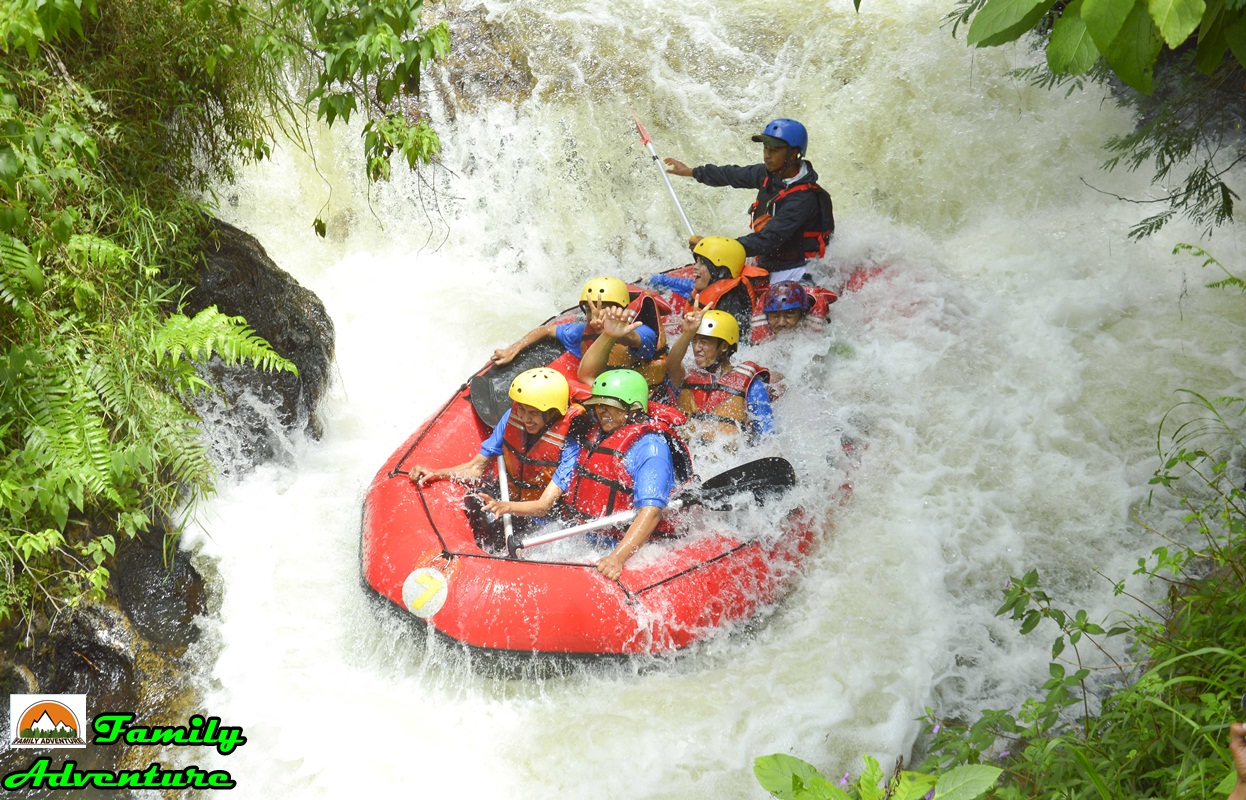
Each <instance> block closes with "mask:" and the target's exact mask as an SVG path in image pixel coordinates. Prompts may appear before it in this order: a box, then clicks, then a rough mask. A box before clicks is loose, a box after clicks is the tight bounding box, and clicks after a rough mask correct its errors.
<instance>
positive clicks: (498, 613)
mask: <svg viewBox="0 0 1246 800" xmlns="http://www.w3.org/2000/svg"><path fill="white" fill-rule="evenodd" d="M574 365H575V362H574V360H573V359H572V360H569V358H564V359H560V360H557V361H555V362H554V363H553V364H552V365H551V366H554V367H555V368H561V369H562V370H563V371H564V373H565V372H571V377H574V369H575V366H574ZM515 366H516V367H518V366H522V365H515ZM527 366H532V364H528V365H527ZM516 371H517V370H516ZM489 372H490V370H489V368H486V369H485V370H482V371H481V374H486V373H489ZM508 383H509V378H506V381H505V383H502V382H500V381H499V382H495V385H500V386H502V387H503V391H504V387H505V385H506V384H508ZM473 385H476V386H477V387H479V386H480V384H479V383H478V382H476V381H474V382H473ZM503 396H504V395H503ZM490 431H491V427H490V426H489V425H487V424H486V423H485V422H484V421H483V420H482V419H481V418H480V416H479V415H478V414H477V412H476V410H475V409H474V407H473V403H472V397H471V396H470V390H469V388H468V385H464V386H463V387H461V388H460V389H459V391H458V392H456V393H455V395H454V396H453V397H452V398H450V401H449V402H448V403H446V405H445V406H444V407H443V408H442V409H441V410H440V411H438V412H437V413H436V414H434V415H433V417H432V418H431V419H429V420H428V421H427V422H425V423H424V424H423V425H422V426H421V427H420V429H419V430H417V431H416V432H415V433H414V434H413V435H412V436H411V438H410V439H408V440H407V441H406V442H405V443H404V444H403V445H402V447H400V448H398V450H397V451H396V452H395V453H394V454H393V455H392V456H391V457H390V458H389V460H388V461H387V462H386V463H385V465H384V466H383V467H382V468H381V470H380V472H378V473H377V475H376V478H375V479H374V480H373V482H372V485H371V487H370V488H369V490H368V494H367V497H366V499H365V501H364V513H363V534H362V535H363V547H362V558H363V575H364V578H365V580H366V581H367V583H368V584H369V585H370V586H371V587H372V588H373V589H375V590H376V591H377V592H379V593H380V594H381V595H383V596H384V597H386V598H388V599H389V600H391V601H393V602H394V603H396V604H397V605H398V606H400V607H401V608H404V609H406V610H407V611H409V612H410V613H411V614H414V615H415V616H416V617H419V618H420V619H422V620H424V621H425V622H426V623H427V624H428V625H429V626H430V627H431V628H432V629H433V630H435V631H437V632H439V633H441V634H444V635H445V636H447V637H449V638H450V639H452V640H454V641H456V642H460V643H462V644H464V645H467V646H469V647H471V648H481V649H484V650H489V651H501V652H511V653H527V654H532V653H551V654H562V655H602V654H623V655H626V654H638V653H662V652H668V651H672V650H677V649H679V648H682V647H685V646H687V645H689V644H691V643H693V642H696V641H697V640H699V639H703V638H706V637H707V636H709V635H711V634H712V633H714V632H715V631H718V630H720V629H722V628H724V627H728V626H731V625H733V624H736V623H741V622H744V621H746V620H748V619H750V618H752V617H753V616H754V615H756V614H757V613H758V612H759V611H760V610H762V609H763V608H765V607H766V606H768V605H770V604H772V603H774V602H775V601H776V600H777V599H778V598H779V597H781V596H782V595H783V594H784V592H785V591H786V590H787V589H788V587H789V585H790V581H791V580H792V578H793V577H794V573H795V572H796V569H795V568H796V567H797V566H798V565H799V563H800V562H801V561H802V559H803V557H804V556H805V555H806V554H807V553H808V552H809V549H810V547H811V545H812V542H813V538H814V533H813V529H812V527H811V526H810V525H809V524H808V521H807V520H806V518H805V517H804V516H803V515H802V514H801V513H800V512H798V511H794V512H788V513H786V514H785V515H783V516H781V517H779V518H778V519H776V520H775V523H774V525H775V527H774V528H773V529H772V530H771V531H769V532H768V533H767V534H766V535H763V536H759V537H748V536H744V535H742V534H741V533H740V532H738V531H736V530H734V529H732V528H731V527H729V526H730V519H729V515H727V514H722V513H717V512H704V513H703V516H702V517H701V524H700V525H698V526H697V527H698V528H699V530H698V531H697V532H696V533H694V534H690V535H688V536H686V537H675V538H669V539H665V540H662V541H652V542H650V543H649V544H646V545H645V547H644V548H642V549H641V551H640V552H638V553H637V554H636V555H635V556H633V557H632V559H631V560H630V561H628V563H627V565H626V567H625V569H624V571H623V575H622V577H621V578H620V579H619V580H618V581H610V580H607V579H606V578H605V577H603V576H602V575H601V574H600V573H599V572H598V571H597V569H596V568H595V567H594V566H593V564H592V563H591V561H590V559H585V561H584V563H567V562H563V561H542V560H535V559H537V558H540V557H541V556H540V555H538V554H536V553H533V554H532V558H530V559H527V560H524V559H516V558H510V557H507V555H506V554H505V553H504V552H502V553H493V552H488V551H486V550H485V549H483V548H482V547H481V546H480V544H478V542H477V540H476V537H475V535H474V533H473V530H472V527H471V524H470V523H469V521H468V517H467V512H466V511H465V509H464V505H463V499H464V496H465V494H467V493H468V491H469V489H468V488H467V487H465V486H464V485H463V484H461V483H458V482H456V481H449V480H442V481H435V482H431V483H428V484H426V485H425V486H423V487H420V486H416V485H415V484H414V483H413V482H412V481H411V480H410V479H409V478H408V477H407V473H408V471H409V469H410V468H411V467H412V466H413V465H416V464H423V465H435V466H447V465H451V464H460V463H463V462H465V461H467V460H469V459H470V458H471V457H472V456H474V455H475V454H476V453H477V452H478V451H479V448H480V444H481V442H483V441H484V439H485V438H486V437H487V436H488V435H489V433H490ZM668 513H669V512H668ZM707 523H708V527H709V530H705V528H706V527H707ZM719 528H720V529H719ZM604 554H605V553H604V552H603V553H601V555H604Z"/></svg>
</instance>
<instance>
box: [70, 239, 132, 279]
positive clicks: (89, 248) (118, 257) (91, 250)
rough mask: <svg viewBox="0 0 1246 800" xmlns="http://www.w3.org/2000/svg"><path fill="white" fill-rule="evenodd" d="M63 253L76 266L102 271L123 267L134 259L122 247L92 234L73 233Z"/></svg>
mask: <svg viewBox="0 0 1246 800" xmlns="http://www.w3.org/2000/svg"><path fill="white" fill-rule="evenodd" d="M65 251H66V253H67V254H68V255H69V257H70V259H72V260H73V261H74V263H76V264H80V265H83V266H86V265H92V266H95V267H99V268H100V269H102V270H104V271H113V270H117V269H120V268H122V267H125V266H126V265H127V264H129V263H130V260H131V259H132V258H133V257H134V254H133V253H131V252H130V251H129V250H127V249H126V248H124V247H121V246H120V245H118V244H116V243H115V242H111V241H109V240H108V239H103V238H100V237H99V236H95V235H93V234H84V233H75V234H73V235H72V236H70V237H69V244H67V245H66V246H65Z"/></svg>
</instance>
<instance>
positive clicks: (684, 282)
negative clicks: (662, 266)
mask: <svg viewBox="0 0 1246 800" xmlns="http://www.w3.org/2000/svg"><path fill="white" fill-rule="evenodd" d="M649 285H650V286H656V287H658V288H659V289H670V290H671V291H672V292H674V293H675V294H677V295H679V296H680V297H682V298H683V299H685V300H687V299H689V298H691V297H692V292H693V289H694V287H695V286H696V281H694V280H693V279H692V278H677V277H675V276H674V275H663V274H662V273H658V274H657V275H650V276H649Z"/></svg>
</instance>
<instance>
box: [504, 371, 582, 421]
mask: <svg viewBox="0 0 1246 800" xmlns="http://www.w3.org/2000/svg"><path fill="white" fill-rule="evenodd" d="M510 398H511V399H512V400H514V401H515V402H516V403H523V404H524V405H526V406H532V407H533V408H535V409H537V410H538V411H549V410H550V409H551V408H556V409H558V413H560V414H566V413H567V408H568V407H569V406H570V405H571V387H570V386H569V385H568V384H567V379H566V377H564V376H563V374H562V373H561V372H559V371H558V370H554V369H550V368H549V367H537V368H536V369H530V370H528V371H527V372H521V373H519V374H518V375H516V376H515V379H514V380H513V381H511V390H510Z"/></svg>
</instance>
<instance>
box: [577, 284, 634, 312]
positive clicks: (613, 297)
mask: <svg viewBox="0 0 1246 800" xmlns="http://www.w3.org/2000/svg"><path fill="white" fill-rule="evenodd" d="M589 300H593V301H596V302H598V303H616V304H618V305H620V306H623V307H624V308H626V307H627V304H628V303H630V302H632V296H631V293H629V292H628V290H627V284H626V283H624V282H623V281H621V280H619V279H618V278H593V279H592V280H591V281H589V282H588V283H586V284H584V291H582V292H580V302H581V303H587V302H588V301H589Z"/></svg>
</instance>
